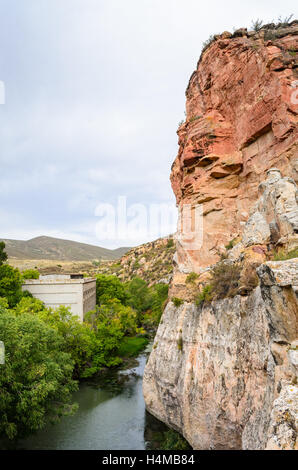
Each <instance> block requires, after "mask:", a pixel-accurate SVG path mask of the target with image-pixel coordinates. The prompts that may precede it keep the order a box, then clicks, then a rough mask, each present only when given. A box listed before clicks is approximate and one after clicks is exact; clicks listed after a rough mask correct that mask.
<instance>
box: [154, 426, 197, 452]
mask: <svg viewBox="0 0 298 470" xmlns="http://www.w3.org/2000/svg"><path fill="white" fill-rule="evenodd" d="M159 448H160V449H161V450H190V449H191V447H190V445H189V444H188V442H187V441H186V440H185V439H184V438H183V437H182V436H181V435H180V434H179V433H178V432H176V431H173V430H172V429H169V431H166V432H165V433H164V436H163V439H162V441H161V443H160V447H159Z"/></svg>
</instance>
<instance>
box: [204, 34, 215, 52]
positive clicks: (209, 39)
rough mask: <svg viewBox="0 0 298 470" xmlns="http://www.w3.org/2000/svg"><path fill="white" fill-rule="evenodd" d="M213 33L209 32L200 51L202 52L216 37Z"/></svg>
mask: <svg viewBox="0 0 298 470" xmlns="http://www.w3.org/2000/svg"><path fill="white" fill-rule="evenodd" d="M215 36H216V35H215V34H211V35H210V36H209V38H208V39H206V41H204V42H203V47H202V52H204V51H205V50H206V49H208V47H209V46H210V45H211V44H212V43H213V41H215V39H216V37H215Z"/></svg>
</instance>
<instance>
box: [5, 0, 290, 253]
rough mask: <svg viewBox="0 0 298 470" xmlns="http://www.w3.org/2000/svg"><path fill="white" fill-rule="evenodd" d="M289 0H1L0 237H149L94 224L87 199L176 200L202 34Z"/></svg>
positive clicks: (280, 9)
mask: <svg viewBox="0 0 298 470" xmlns="http://www.w3.org/2000/svg"><path fill="white" fill-rule="evenodd" d="M295 4H296V2H295V1H294V0H292V1H291V0H284V1H283V2H282V3H281V2H280V0H270V1H260V0H251V1H250V2H245V3H244V2H239V0H237V1H229V0H226V1H225V2H222V1H219V0H215V1H213V2H206V1H204V2H203V1H198V0H184V1H183V2H182V1H181V0H0V44H1V49H0V51H1V52H0V80H1V81H2V82H3V83H4V85H5V104H1V105H0V238H16V239H24V240H26V239H29V238H32V237H34V236H38V235H49V236H55V237H61V238H69V239H72V240H77V241H82V242H86V243H93V244H97V245H101V246H106V247H111V248H114V247H117V246H120V245H133V244H137V243H141V242H145V241H147V240H148V239H150V234H147V233H146V231H144V233H143V234H142V235H140V236H139V237H138V238H137V239H135V240H133V241H132V240H131V239H128V237H125V236H123V237H122V239H115V240H109V239H107V238H106V237H105V235H103V236H101V235H100V233H99V232H100V231H99V230H96V227H97V225H96V224H97V222H98V220H99V214H100V211H98V210H97V211H96V208H97V207H98V205H99V204H111V205H113V206H116V205H117V201H118V197H119V196H125V197H126V198H127V206H128V207H130V206H131V205H133V204H143V205H144V207H145V208H147V209H148V210H149V207H150V204H168V205H173V204H174V203H175V201H174V197H173V194H172V190H171V186H170V182H169V174H170V165H171V163H172V161H173V160H174V158H175V156H176V153H177V135H176V129H177V125H178V122H179V121H180V120H181V119H183V118H184V109H185V94H184V92H185V88H186V86H187V82H188V79H189V77H190V75H191V73H192V71H193V70H194V68H195V66H196V63H197V60H198V58H199V55H200V51H201V47H202V42H203V41H204V40H205V39H206V38H208V37H209V35H210V34H214V33H218V32H222V31H224V30H230V31H232V30H233V28H238V27H241V26H246V27H249V26H250V24H251V20H252V19H256V18H262V19H263V20H264V21H265V22H270V21H271V20H272V19H277V18H278V17H279V16H280V15H281V16H283V17H284V16H287V15H289V14H291V13H294V14H295ZM96 214H97V215H96ZM97 228H98V227H97ZM171 228H172V227H171V226H169V227H168V228H167V227H163V231H164V232H166V231H167V230H171ZM164 234H166V233H164ZM151 237H152V235H151Z"/></svg>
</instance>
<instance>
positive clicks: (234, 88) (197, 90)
mask: <svg viewBox="0 0 298 470" xmlns="http://www.w3.org/2000/svg"><path fill="white" fill-rule="evenodd" d="M230 36H232V35H231V34H228V33H223V34H222V35H220V36H217V37H216V40H215V41H214V42H212V43H211V45H210V46H209V47H208V48H207V49H206V50H205V51H204V52H203V53H202V56H201V58H200V60H199V63H198V66H197V69H196V71H195V72H194V73H193V74H192V76H191V79H190V81H189V84H188V87H187V90H186V121H185V122H184V123H183V124H182V125H181V126H180V127H179V129H178V136H179V152H178V156H177V158H176V160H175V162H174V164H173V167H172V174H171V181H172V187H173V190H174V192H175V195H176V199H177V203H178V205H179V206H180V207H181V206H183V205H184V204H192V205H195V204H203V213H204V242H203V247H202V249H200V250H199V251H198V250H192V249H191V250H187V249H185V248H183V246H180V245H179V243H178V246H177V260H178V264H179V266H180V268H181V269H182V267H183V268H184V270H188V271H189V272H191V271H199V270H200V269H201V268H202V267H205V266H208V265H209V264H210V263H214V262H216V261H218V259H219V253H220V252H221V251H222V247H223V246H224V245H225V244H226V243H227V242H228V241H229V240H231V238H234V237H236V236H237V235H238V234H239V233H240V231H241V225H242V224H243V223H244V222H246V221H247V219H248V216H249V214H248V209H249V208H250V207H251V206H252V204H253V203H254V202H255V201H256V199H257V198H258V186H259V183H260V182H261V181H263V180H264V179H265V176H266V171H267V170H268V169H270V168H272V167H276V168H278V169H279V170H281V171H282V174H283V175H284V176H289V177H292V178H293V179H294V180H295V181H296V182H297V179H298V157H297V153H298V150H297V135H298V131H297V111H298V81H297V80H298V69H297V64H298V53H297V52H296V51H297V50H298V22H293V23H292V24H291V25H290V26H289V27H282V28H276V29H273V30H268V29H263V30H261V31H259V32H258V33H253V32H252V33H248V32H247V31H245V30H241V31H240V32H239V33H237V34H236V33H235V34H234V36H233V37H230ZM256 223H258V220H257V219H256Z"/></svg>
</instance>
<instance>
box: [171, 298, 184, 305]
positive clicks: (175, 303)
mask: <svg viewBox="0 0 298 470" xmlns="http://www.w3.org/2000/svg"><path fill="white" fill-rule="evenodd" d="M172 302H173V304H174V305H175V307H180V305H182V304H183V303H184V300H183V299H179V297H173V298H172Z"/></svg>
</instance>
